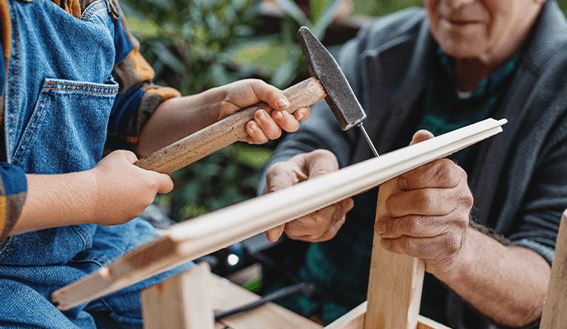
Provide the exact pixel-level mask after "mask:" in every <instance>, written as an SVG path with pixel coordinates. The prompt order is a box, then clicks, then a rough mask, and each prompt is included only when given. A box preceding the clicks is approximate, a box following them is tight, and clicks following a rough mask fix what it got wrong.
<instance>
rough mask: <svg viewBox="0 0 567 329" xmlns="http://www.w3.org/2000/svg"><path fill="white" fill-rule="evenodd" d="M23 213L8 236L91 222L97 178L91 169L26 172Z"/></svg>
mask: <svg viewBox="0 0 567 329" xmlns="http://www.w3.org/2000/svg"><path fill="white" fill-rule="evenodd" d="M27 180H28V192H27V197H26V202H25V204H24V207H23V209H22V214H21V215H20V218H19V219H18V221H17V222H16V226H15V227H14V229H13V230H12V231H11V233H10V235H16V234H21V233H25V232H30V231H37V230H42V229H47V228H53V227H60V226H69V225H78V224H85V223H89V222H92V221H93V220H94V217H95V211H96V191H97V188H96V179H95V178H94V176H93V173H92V171H84V172H79V173H71V174H64V175H27Z"/></svg>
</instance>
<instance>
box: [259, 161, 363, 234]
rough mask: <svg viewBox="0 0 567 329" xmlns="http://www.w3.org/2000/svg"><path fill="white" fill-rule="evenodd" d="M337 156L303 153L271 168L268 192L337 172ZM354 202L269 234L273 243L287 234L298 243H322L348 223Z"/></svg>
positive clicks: (267, 182) (276, 229) (324, 211)
mask: <svg viewBox="0 0 567 329" xmlns="http://www.w3.org/2000/svg"><path fill="white" fill-rule="evenodd" d="M338 169H339V164H338V162H337V158H336V157H335V155H334V154H333V153H331V152H329V151H326V150H317V151H313V152H311V153H305V154H299V155H297V156H295V157H293V158H291V159H289V160H288V161H285V162H279V163H276V164H275V165H273V166H272V167H270V169H269V170H268V172H267V174H266V192H267V193H270V192H275V191H278V190H281V189H284V188H287V187H290V186H292V185H295V184H297V183H300V182H302V181H305V180H307V179H311V178H315V177H317V176H321V175H324V174H327V173H329V172H333V171H337V170H338ZM352 207H353V201H352V199H350V198H349V199H346V200H343V201H341V202H339V203H336V204H334V205H331V206H329V207H327V208H324V209H321V210H319V211H316V212H314V213H311V214H309V215H307V216H304V217H302V218H299V219H297V220H295V221H293V222H290V223H287V224H285V225H282V226H279V227H276V228H274V229H271V230H270V231H268V232H267V233H266V234H267V237H268V240H269V241H270V242H275V241H277V240H278V239H279V238H280V237H281V236H282V234H283V233H284V232H285V233H286V235H287V236H288V237H290V238H291V239H294V240H301V241H308V242H322V241H327V240H330V239H332V238H333V237H334V236H335V235H336V234H337V232H338V231H339V229H340V228H341V227H342V226H343V224H344V223H345V216H346V214H347V213H348V212H349V211H350V210H351V209H352Z"/></svg>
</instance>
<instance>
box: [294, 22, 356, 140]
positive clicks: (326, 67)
mask: <svg viewBox="0 0 567 329" xmlns="http://www.w3.org/2000/svg"><path fill="white" fill-rule="evenodd" d="M298 38H299V43H300V44H301V48H302V49H303V53H304V54H305V58H307V62H308V64H309V72H310V73H311V75H312V76H313V77H315V78H317V79H319V81H321V84H322V85H323V88H325V91H326V92H327V98H326V101H327V104H329V107H330V108H331V110H332V111H333V114H334V115H335V117H336V118H337V121H339V124H340V125H341V128H342V129H343V130H348V129H350V128H352V127H354V126H357V125H359V124H360V123H361V122H362V121H363V120H364V119H365V118H366V113H364V110H363V109H362V106H361V105H360V103H359V102H358V99H357V98H356V95H355V94H354V92H353V91H352V88H351V87H350V85H349V83H348V80H347V79H346V77H345V75H344V73H343V71H342V70H341V68H340V67H339V64H338V63H337V61H336V60H335V59H334V58H333V56H332V55H331V54H330V53H329V51H328V50H327V49H326V48H325V46H323V45H322V44H321V42H320V41H319V40H317V38H316V37H315V36H314V35H313V33H311V31H310V30H309V29H308V28H307V27H305V26H303V27H301V28H300V29H299V32H298Z"/></svg>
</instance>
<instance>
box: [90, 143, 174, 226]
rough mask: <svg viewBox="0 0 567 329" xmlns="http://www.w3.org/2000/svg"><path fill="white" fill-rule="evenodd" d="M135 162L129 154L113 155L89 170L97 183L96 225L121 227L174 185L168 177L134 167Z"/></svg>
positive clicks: (120, 152) (117, 152) (133, 157)
mask: <svg viewBox="0 0 567 329" xmlns="http://www.w3.org/2000/svg"><path fill="white" fill-rule="evenodd" d="M137 160H138V158H137V157H136V155H135V154H134V153H132V152H129V151H115V152H112V153H110V154H109V155H107V156H106V157H105V158H104V159H102V160H101V161H100V162H99V163H98V164H97V166H96V167H95V168H94V169H92V170H91V173H92V175H93V176H94V178H95V182H96V195H97V197H96V211H95V217H96V218H95V219H94V221H95V223H96V224H99V225H117V224H124V223H127V222H128V221H130V220H132V219H133V218H135V217H136V216H138V215H140V214H142V212H143V211H144V209H145V208H146V207H147V206H148V205H150V204H151V203H152V202H153V200H154V198H155V196H156V194H157V193H169V192H171V190H172V189H173V182H172V181H171V178H170V177H169V176H168V175H164V174H159V173H156V172H153V171H148V170H145V169H142V168H139V167H137V166H135V165H134V163H135V162H136V161H137Z"/></svg>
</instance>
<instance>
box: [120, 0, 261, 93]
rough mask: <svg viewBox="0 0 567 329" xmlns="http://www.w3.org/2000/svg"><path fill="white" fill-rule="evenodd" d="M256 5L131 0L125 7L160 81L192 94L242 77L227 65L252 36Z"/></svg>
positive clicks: (249, 0) (224, 0) (223, 0)
mask: <svg viewBox="0 0 567 329" xmlns="http://www.w3.org/2000/svg"><path fill="white" fill-rule="evenodd" d="M258 5H259V0H232V1H231V0H172V1H170V0H130V1H126V5H125V8H126V11H127V13H128V16H129V24H130V25H131V27H132V28H133V30H134V31H135V32H136V35H137V36H138V37H140V38H141V39H142V40H143V50H144V55H146V57H147V59H148V60H149V61H150V62H151V63H152V64H154V67H155V69H156V71H157V72H158V79H163V80H165V81H166V82H167V83H168V84H170V85H173V86H175V87H176V88H178V89H180V90H181V91H182V92H183V93H195V92H198V91H202V90H205V89H208V88H211V87H214V86H218V85H223V84H227V83H229V82H232V81H235V80H238V79H240V78H242V77H243V76H245V75H246V72H241V71H231V70H230V69H229V65H228V64H230V63H231V62H232V61H231V56H230V54H231V48H233V47H237V46H238V45H239V43H240V42H242V41H243V39H244V40H245V39H246V38H247V37H249V36H251V35H252V34H253V29H252V27H251V23H252V21H253V20H254V18H255V17H256V13H257V8H258ZM150 8H151V9H150Z"/></svg>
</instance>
